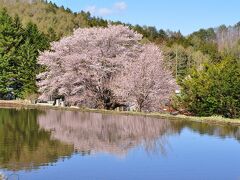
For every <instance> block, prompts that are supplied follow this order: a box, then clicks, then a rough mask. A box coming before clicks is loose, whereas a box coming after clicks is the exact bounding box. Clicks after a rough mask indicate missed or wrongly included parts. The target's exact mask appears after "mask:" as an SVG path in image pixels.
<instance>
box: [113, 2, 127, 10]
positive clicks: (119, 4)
mask: <svg viewBox="0 0 240 180" xmlns="http://www.w3.org/2000/svg"><path fill="white" fill-rule="evenodd" d="M114 8H115V9H116V10H119V11H124V10H126V9H127V4H126V3H125V2H123V1H121V2H116V3H115V4H114Z"/></svg>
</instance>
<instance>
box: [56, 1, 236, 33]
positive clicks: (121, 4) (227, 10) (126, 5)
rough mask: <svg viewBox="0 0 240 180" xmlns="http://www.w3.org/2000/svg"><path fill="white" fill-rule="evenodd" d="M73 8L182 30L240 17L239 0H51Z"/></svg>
mask: <svg viewBox="0 0 240 180" xmlns="http://www.w3.org/2000/svg"><path fill="white" fill-rule="evenodd" d="M52 2H55V3H56V4H57V5H63V6H65V7H69V8H70V9H72V10H73V11H74V12H79V11H81V10H88V11H90V12H92V14H93V15H95V16H99V17H103V18H104V19H110V20H120V21H122V22H125V23H131V24H140V25H148V26H156V27H157V28H158V29H165V30H166V29H170V30H173V31H177V30H180V31H181V32H182V33H183V34H184V35H187V34H189V33H191V32H193V31H197V30H199V29H200V28H208V27H216V26H219V25H221V24H226V25H233V24H235V23H237V22H238V21H240V0H52Z"/></svg>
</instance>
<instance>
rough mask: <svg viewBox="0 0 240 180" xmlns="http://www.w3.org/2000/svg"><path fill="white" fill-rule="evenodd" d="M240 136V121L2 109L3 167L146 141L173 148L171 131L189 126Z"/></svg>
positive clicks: (155, 149)
mask: <svg viewBox="0 0 240 180" xmlns="http://www.w3.org/2000/svg"><path fill="white" fill-rule="evenodd" d="M185 128H187V129H190V130H191V131H193V132H196V133H198V134H206V135H210V136H212V135H213V136H217V137H220V138H225V137H231V138H235V139H238V140H240V127H238V126H231V125H222V126H218V125H211V124H206V123H196V122H188V121H182V120H179V121H177V120H176V121H169V120H163V119H155V118H150V117H143V116H122V115H109V114H100V113H89V112H73V111H60V110H46V111H40V110H36V109H32V110H30V109H19V110H17V109H0V168H4V169H8V170H11V171H18V170H23V169H25V170H31V169H36V168H38V167H40V166H43V165H48V164H49V163H50V164H51V163H54V162H56V161H57V160H58V159H60V158H64V157H70V156H71V155H72V154H73V153H76V152H77V153H79V154H81V155H89V154H92V153H99V152H104V153H110V154H114V155H117V156H125V155H126V154H127V153H128V152H129V151H130V150H131V149H132V148H135V147H137V146H141V147H143V148H144V150H145V151H146V152H148V153H161V154H162V155H166V154H167V150H168V146H169V143H168V137H169V136H171V135H180V134H181V132H182V131H183V130H184V129H185Z"/></svg>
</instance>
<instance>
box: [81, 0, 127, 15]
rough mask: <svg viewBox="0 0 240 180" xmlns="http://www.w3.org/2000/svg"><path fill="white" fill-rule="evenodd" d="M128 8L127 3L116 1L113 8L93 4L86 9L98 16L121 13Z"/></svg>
mask: <svg viewBox="0 0 240 180" xmlns="http://www.w3.org/2000/svg"><path fill="white" fill-rule="evenodd" d="M126 9H127V4H126V3H125V2H123V1H121V2H116V3H115V4H113V6H112V7H111V8H107V7H101V8H98V7H96V6H95V5H92V6H88V7H87V8H86V9H85V11H88V12H90V13H91V14H93V15H96V16H109V15H112V14H115V13H119V12H122V11H125V10H126Z"/></svg>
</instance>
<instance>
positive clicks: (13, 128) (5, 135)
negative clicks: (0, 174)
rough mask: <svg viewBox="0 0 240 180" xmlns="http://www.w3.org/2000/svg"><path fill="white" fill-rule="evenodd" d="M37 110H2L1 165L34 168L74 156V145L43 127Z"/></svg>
mask: <svg viewBox="0 0 240 180" xmlns="http://www.w3.org/2000/svg"><path fill="white" fill-rule="evenodd" d="M39 114H40V112H39V111H37V110H26V109H21V110H16V109H0V168H7V169H8V170H21V169H33V168H37V167H38V166H41V165H44V164H47V163H49V162H50V163H51V162H55V161H57V159H58V158H59V157H65V156H69V155H71V153H72V152H73V147H72V146H70V145H64V144H62V143H60V142H59V141H56V140H55V141H53V140H50V133H49V132H46V131H44V130H42V129H41V130H40V129H39V125H38V124H37V120H36V119H37V116H38V115H39Z"/></svg>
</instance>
